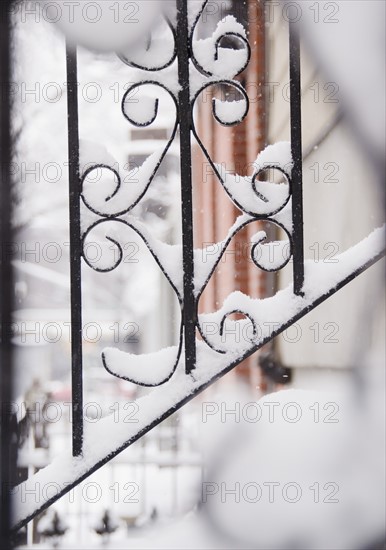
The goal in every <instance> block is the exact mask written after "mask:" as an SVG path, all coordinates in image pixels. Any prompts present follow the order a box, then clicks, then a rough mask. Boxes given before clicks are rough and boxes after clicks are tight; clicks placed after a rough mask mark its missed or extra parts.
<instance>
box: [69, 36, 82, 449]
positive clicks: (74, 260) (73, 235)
mask: <svg viewBox="0 0 386 550" xmlns="http://www.w3.org/2000/svg"><path fill="white" fill-rule="evenodd" d="M66 58H67V109H68V111H67V116H68V162H69V192H70V213H69V214H70V262H71V269H70V274H71V370H72V454H73V456H79V455H81V454H82V446H83V365H82V362H83V356H82V282H81V281H82V280H81V251H82V243H81V227H80V175H79V120H78V75H77V73H78V70H77V51H76V46H73V45H71V44H69V43H68V42H67V44H66Z"/></svg>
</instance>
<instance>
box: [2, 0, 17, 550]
mask: <svg viewBox="0 0 386 550" xmlns="http://www.w3.org/2000/svg"><path fill="white" fill-rule="evenodd" d="M10 5H11V2H10V1H8V0H4V1H2V2H0V84H1V103H0V238H1V258H0V305H1V308H0V309H1V349H0V388H1V390H0V391H1V403H0V405H1V458H0V460H1V464H0V476H1V477H0V482H1V502H0V546H1V548H4V549H5V550H8V549H9V548H11V540H10V525H11V513H12V510H11V502H10V495H9V488H10V484H11V482H12V477H13V476H12V470H13V469H12V463H11V460H10V451H11V444H12V417H11V411H10V410H6V409H7V404H8V403H9V404H10V403H11V402H12V397H13V395H12V394H13V392H12V388H13V384H12V365H13V353H12V336H11V326H12V311H13V295H14V285H13V271H12V263H11V257H10V251H11V250H12V243H13V231H12V196H11V175H10V163H11V100H10V87H9V85H10V74H11V68H10V66H11V60H10V57H11V53H10V52H11V31H10Z"/></svg>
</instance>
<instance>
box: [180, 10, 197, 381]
mask: <svg viewBox="0 0 386 550" xmlns="http://www.w3.org/2000/svg"><path fill="white" fill-rule="evenodd" d="M177 56H178V81H179V84H180V87H181V89H180V92H179V124H180V164H181V202H182V248H183V267H184V304H183V322H184V341H185V370H186V373H187V374H189V373H190V372H192V370H193V369H194V368H195V365H196V324H197V323H196V300H195V296H194V283H193V278H194V263H193V204H192V150H191V128H192V120H191V117H192V113H191V104H190V85H189V57H190V48H189V26H188V6H187V1H186V0H177Z"/></svg>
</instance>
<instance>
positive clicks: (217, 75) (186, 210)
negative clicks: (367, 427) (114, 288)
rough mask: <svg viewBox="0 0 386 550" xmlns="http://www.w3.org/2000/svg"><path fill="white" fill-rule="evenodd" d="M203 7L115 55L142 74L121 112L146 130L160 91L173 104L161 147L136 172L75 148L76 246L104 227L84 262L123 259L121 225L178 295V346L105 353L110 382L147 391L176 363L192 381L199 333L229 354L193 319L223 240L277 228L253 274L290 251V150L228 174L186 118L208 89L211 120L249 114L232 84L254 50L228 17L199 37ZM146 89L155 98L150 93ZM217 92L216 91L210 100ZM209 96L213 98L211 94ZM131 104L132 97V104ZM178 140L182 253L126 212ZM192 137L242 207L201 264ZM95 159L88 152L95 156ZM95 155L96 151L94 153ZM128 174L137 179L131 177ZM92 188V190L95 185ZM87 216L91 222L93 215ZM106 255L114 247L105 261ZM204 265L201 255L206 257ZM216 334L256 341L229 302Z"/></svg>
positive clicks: (261, 243)
mask: <svg viewBox="0 0 386 550" xmlns="http://www.w3.org/2000/svg"><path fill="white" fill-rule="evenodd" d="M206 5H207V0H205V1H202V2H196V1H194V2H188V3H186V2H184V1H182V0H177V2H176V8H177V9H176V10H175V11H173V10H170V9H169V10H168V11H167V12H166V13H165V14H164V20H163V21H162V22H161V23H160V24H159V26H158V27H157V28H156V29H155V30H154V31H153V33H152V35H151V36H149V37H144V39H143V40H142V41H141V42H140V43H139V44H138V47H136V48H135V49H132V50H131V51H127V52H126V51H121V52H117V55H118V57H119V59H120V60H121V61H122V62H123V63H124V64H126V65H128V66H130V67H132V68H135V69H137V70H139V72H138V79H137V82H135V83H134V84H132V85H131V86H130V88H129V89H128V90H126V92H125V93H124V95H123V97H122V102H121V109H122V114H123V116H124V117H125V118H126V120H127V121H128V122H129V123H130V124H132V125H134V126H136V127H146V126H150V125H151V124H153V123H154V121H156V119H157V117H158V115H159V111H160V109H162V105H161V101H160V97H158V96H159V94H155V93H154V91H155V90H159V91H160V93H161V91H162V92H163V93H164V92H165V91H166V92H167V94H168V95H169V96H170V97H171V98H172V101H173V104H174V107H175V124H174V126H173V129H172V132H171V135H170V137H169V139H168V141H167V142H166V143H165V145H164V146H163V147H162V148H161V149H160V150H156V151H154V152H153V153H152V154H151V155H150V156H149V157H148V158H147V159H146V161H145V162H144V163H143V164H142V166H140V167H139V168H136V169H135V173H134V171H131V172H130V171H129V172H127V173H126V174H122V173H121V172H120V171H119V169H118V168H116V165H117V163H115V161H114V159H113V158H111V157H109V155H108V154H107V153H106V152H105V151H103V150H102V149H101V151H100V154H99V157H98V158H100V161H99V162H98V163H95V162H94V163H91V164H90V162H87V160H88V155H87V152H88V146H87V144H86V145H82V146H81V163H80V164H81V166H84V167H86V168H85V169H84V170H83V171H82V172H81V184H82V190H81V198H82V201H83V203H84V205H85V207H86V211H88V215H84V216H83V220H82V246H83V249H85V246H86V244H87V242H88V240H89V239H90V235H92V234H93V233H94V232H95V231H97V230H100V229H101V227H104V228H105V240H106V247H105V248H106V250H107V249H109V250H110V254H108V253H106V257H104V258H102V260H101V261H100V262H99V264H98V265H95V264H94V263H90V262H89V261H88V260H87V257H86V255H85V254H84V253H83V257H84V259H85V261H86V263H88V265H89V266H90V267H91V268H92V269H95V270H96V271H100V272H107V271H111V270H113V269H115V268H116V267H118V265H119V264H120V263H121V262H122V257H123V254H122V246H121V244H120V234H119V231H117V230H116V229H115V230H113V229H112V226H115V227H116V225H117V222H118V224H120V226H122V225H124V226H125V227H126V229H127V228H128V230H130V231H134V232H135V233H136V234H137V235H139V236H140V238H141V239H142V241H143V242H144V243H145V245H146V246H147V247H148V249H149V251H150V252H151V254H152V256H153V258H154V260H155V261H156V263H157V264H158V266H159V268H160V269H161V270H162V272H163V274H164V276H165V277H166V279H167V281H168V282H169V284H170V286H171V288H172V289H173V291H174V292H175V294H176V296H177V298H178V300H179V303H180V306H181V330H180V341H179V343H178V344H177V345H176V346H174V347H173V348H168V349H167V350H161V351H159V352H156V353H153V354H151V356H148V355H144V356H135V355H131V354H128V353H125V352H123V351H120V350H117V349H107V350H105V351H104V352H103V356H102V359H103V364H104V366H105V368H106V369H107V370H108V371H109V372H110V373H111V374H113V375H114V376H118V377H119V378H123V379H126V380H130V381H132V382H135V383H136V384H140V385H145V386H154V385H159V384H162V383H164V382H166V381H167V380H169V378H170V377H171V376H172V374H173V373H174V371H175V370H176V368H177V366H178V364H179V362H180V360H181V359H182V358H183V359H184V360H183V361H181V364H183V363H185V368H186V373H187V374H191V375H192V376H194V369H195V366H196V347H197V341H196V336H195V333H196V330H198V331H199V332H200V334H201V336H202V338H203V340H204V342H206V344H207V345H208V346H209V347H210V348H212V349H213V350H215V351H217V352H218V353H222V354H223V353H226V352H228V351H229V352H232V351H233V352H234V351H235V348H234V346H233V347H232V345H230V344H229V345H225V347H224V345H218V342H214V341H213V338H212V337H211V334H208V330H207V326H208V325H207V323H204V322H202V320H201V319H200V318H199V317H198V313H197V311H198V302H199V300H200V297H201V295H202V293H203V291H204V289H205V288H206V286H207V284H208V282H209V280H210V279H211V276H212V275H213V272H214V270H215V268H216V266H217V264H218V262H219V261H220V259H221V258H222V256H223V254H224V253H225V251H226V249H227V247H228V245H229V243H230V241H231V240H232V238H233V237H235V235H237V233H238V232H239V231H241V229H243V228H244V227H245V226H246V225H249V224H250V223H252V222H255V221H258V220H265V221H267V222H270V223H272V224H275V225H276V226H278V227H280V228H282V229H283V231H284V234H285V236H286V239H285V240H284V241H278V242H273V243H267V242H266V237H267V236H266V234H265V233H264V232H263V231H260V232H258V233H257V234H256V235H255V236H254V237H253V238H252V239H251V242H250V243H249V245H250V256H251V261H252V262H253V263H254V265H255V266H256V267H258V268H260V269H263V270H266V271H274V270H278V269H281V268H282V267H284V266H285V265H286V264H287V263H288V261H289V260H290V258H291V254H292V250H293V239H292V229H293V217H292V205H291V192H292V179H291V177H292V176H291V174H292V168H293V161H292V156H291V146H290V144H289V143H284V142H282V143H277V144H275V145H272V146H269V147H267V148H266V149H265V150H264V151H262V152H260V153H259V155H258V156H257V158H256V161H255V163H254V167H253V173H252V174H251V175H250V176H239V175H237V174H234V173H230V172H228V171H227V170H226V169H225V168H224V167H223V165H221V164H217V163H216V162H214V160H213V159H212V158H211V156H210V154H209V153H208V151H207V149H206V148H205V146H204V144H203V141H202V139H201V138H200V135H199V132H198V131H197V129H196V126H195V121H194V116H193V111H194V108H195V105H196V102H197V100H198V99H199V98H200V97H201V95H202V94H203V93H204V92H206V91H213V94H212V96H213V97H212V114H213V117H214V119H215V120H216V122H217V123H219V124H221V125H223V126H233V125H236V124H239V123H240V122H242V121H243V120H244V119H245V117H246V116H247V114H248V111H249V108H250V104H249V99H248V94H247V92H246V90H245V88H244V87H243V85H242V84H241V82H240V81H239V80H236V77H237V76H238V75H239V74H240V73H242V71H243V70H244V69H245V68H246V67H247V65H248V63H249V60H250V56H251V49H250V45H249V43H248V39H247V34H246V31H245V29H244V27H243V26H242V25H241V24H240V23H239V22H238V21H237V20H236V19H235V18H234V17H233V16H230V15H228V16H227V17H225V18H223V19H222V20H221V21H219V22H218V24H217V26H216V28H215V30H214V31H213V32H212V34H211V36H209V37H206V38H200V31H199V26H200V20H201V18H202V16H203V13H204V9H205V7H206ZM149 87H151V88H152V92H153V93H152V94H147V93H146V91H148V89H149ZM218 91H220V92H221V94H218V93H217V94H216V92H218ZM215 96H216V97H215ZM133 98H135V100H133ZM177 132H178V133H179V138H180V155H181V189H182V218H183V230H182V231H183V246H182V247H181V246H171V245H167V244H165V243H162V242H159V241H157V240H156V239H154V238H153V237H152V235H151V233H150V232H149V230H148V229H147V228H146V227H145V226H144V225H143V223H141V222H140V221H139V220H138V219H136V218H135V217H134V216H133V214H132V212H131V211H132V210H133V208H134V207H135V206H136V205H138V203H139V202H140V201H141V200H142V199H143V198H144V197H145V196H146V193H147V192H148V189H149V187H150V185H151V183H152V181H153V180H154V178H155V176H156V174H157V171H158V169H159V167H160V164H161V163H162V161H163V159H164V158H165V155H166V154H167V152H168V150H169V149H170V147H171V145H172V143H173V141H174V140H175V139H176V136H177ZM193 136H194V138H195V139H196V141H197V143H198V144H199V146H200V148H201V149H202V151H203V153H204V155H205V157H206V158H207V160H208V162H209V163H210V166H211V167H212V169H213V171H214V174H215V175H216V177H217V178H218V181H219V183H220V184H221V186H222V187H223V189H224V190H225V192H226V193H227V195H228V196H229V199H230V200H231V201H232V202H233V204H234V205H235V206H236V207H237V208H238V209H239V210H240V216H239V218H238V219H237V220H236V222H235V224H234V225H233V226H232V227H231V228H230V230H229V233H228V236H227V237H226V239H224V240H223V241H222V242H221V243H217V246H216V247H215V248H216V253H215V254H212V255H211V256H210V258H211V261H210V262H208V261H204V257H205V256H206V255H205V250H201V249H197V250H194V249H193V233H192V223H191V221H193V214H192V206H191V197H192V181H191V179H192V173H191V170H192V166H191V150H190V144H191V139H192V137H193ZM93 152H94V153H95V149H93ZM94 158H95V154H94ZM268 169H269V170H270V171H271V172H272V171H275V170H276V171H278V172H279V173H280V175H281V179H283V178H284V182H283V183H274V182H273V181H267V180H266V179H264V178H263V177H262V175H263V174H265V173H267V170H268ZM134 175H135V177H134ZM95 181H97V183H95ZM90 213H91V214H92V215H91V214H90ZM111 249H113V250H115V253H114V254H111ZM206 260H207V258H206ZM222 311H223V313H222V318H221V320H220V330H219V337H220V340H221V341H223V340H224V338H223V336H224V330H225V329H226V327H227V323H229V322H232V323H244V324H245V323H250V324H251V327H252V328H251V330H252V332H251V339H250V341H249V345H250V346H253V344H254V341H255V340H256V337H257V332H258V331H257V328H256V322H255V320H254V318H253V316H251V315H250V314H249V312H248V311H246V310H243V308H242V307H241V306H240V307H237V306H236V305H235V304H233V302H232V306H231V308H230V309H229V311H228V310H224V309H223V310H222ZM235 312H237V313H238V314H240V315H243V316H244V319H242V320H240V321H229V320H227V318H228V317H230V316H231V315H232V314H233V313H235Z"/></svg>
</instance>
